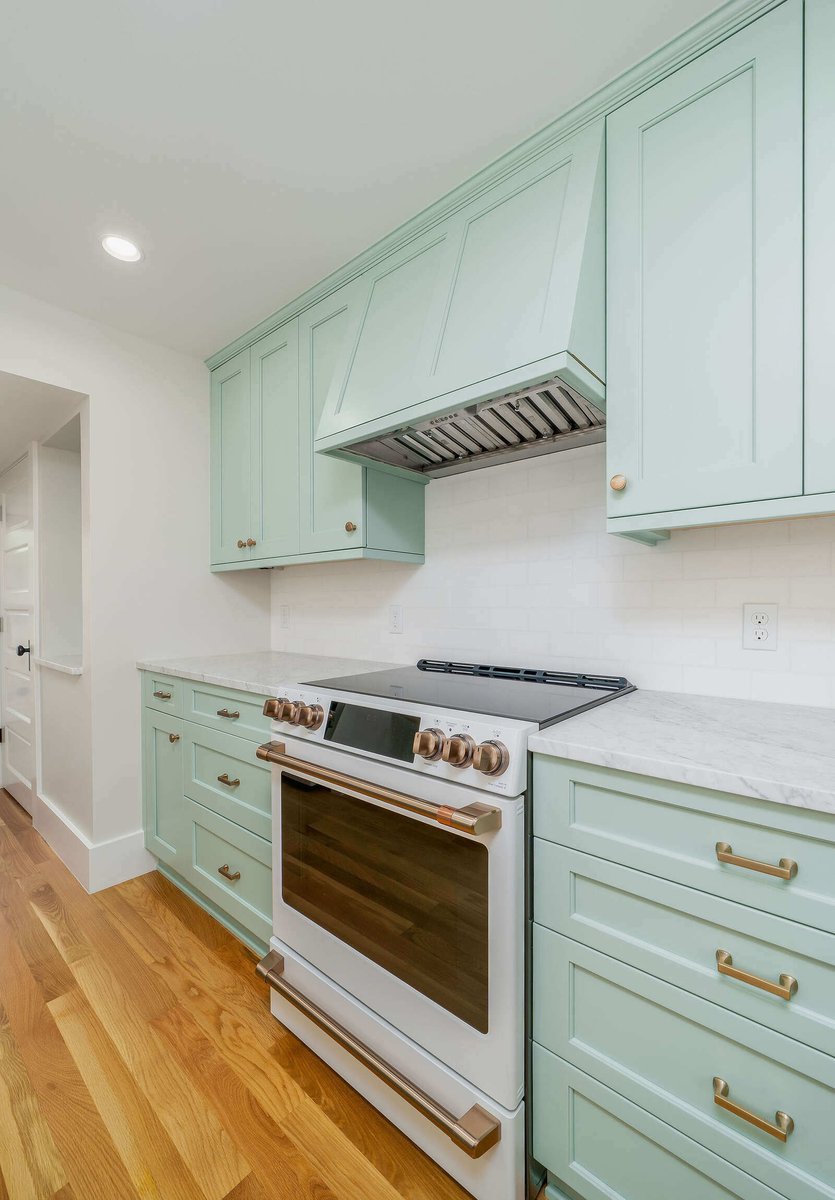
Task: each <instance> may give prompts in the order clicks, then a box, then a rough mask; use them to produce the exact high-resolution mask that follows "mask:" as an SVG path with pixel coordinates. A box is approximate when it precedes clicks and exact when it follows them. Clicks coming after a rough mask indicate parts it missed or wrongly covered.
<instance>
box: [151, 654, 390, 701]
mask: <svg viewBox="0 0 835 1200" xmlns="http://www.w3.org/2000/svg"><path fill="white" fill-rule="evenodd" d="M394 665H395V664H393V663H385V662H368V660H366V659H357V658H330V657H328V656H327V655H324V654H283V653H280V652H279V651H275V650H272V651H271V650H266V651H262V652H260V653H254V654H213V655H205V656H203V657H199V658H149V659H146V660H144V661H142V662H138V663H137V664H136V666H137V668H138V669H139V670H140V671H158V672H159V673H160V674H161V675H174V676H176V677H178V678H180V679H194V680H196V681H197V682H198V683H214V684H216V685H217V686H218V687H228V688H235V689H236V690H237V691H239V692H254V693H255V694H256V695H258V696H280V695H281V691H282V688H284V687H286V686H287V685H288V684H290V685H293V684H298V683H304V682H306V681H307V680H310V679H330V678H331V677H332V676H336V675H359V674H364V673H365V672H367V671H384V670H386V669H387V668H389V667H391V666H394Z"/></svg>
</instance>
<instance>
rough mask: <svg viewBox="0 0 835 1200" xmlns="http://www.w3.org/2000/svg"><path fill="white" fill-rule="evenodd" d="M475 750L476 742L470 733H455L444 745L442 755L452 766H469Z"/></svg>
mask: <svg viewBox="0 0 835 1200" xmlns="http://www.w3.org/2000/svg"><path fill="white" fill-rule="evenodd" d="M474 750H475V742H474V741H473V739H472V738H471V737H470V735H469V734H468V733H455V734H453V735H452V737H451V738H449V740H448V741H447V743H446V745H445V746H444V749H443V753H442V754H441V757H442V758H443V760H444V762H445V763H449V765H450V766H451V767H468V766H469V765H470V763H471V762H472V760H473V751H474Z"/></svg>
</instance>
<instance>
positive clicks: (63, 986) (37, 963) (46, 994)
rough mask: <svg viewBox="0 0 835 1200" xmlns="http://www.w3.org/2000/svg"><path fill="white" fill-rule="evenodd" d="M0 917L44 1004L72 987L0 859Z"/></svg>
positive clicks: (19, 889) (21, 893)
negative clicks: (39, 990) (5, 923)
mask: <svg viewBox="0 0 835 1200" xmlns="http://www.w3.org/2000/svg"><path fill="white" fill-rule="evenodd" d="M0 913H2V915H3V916H4V917H5V919H6V921H7V923H8V925H9V928H10V929H11V931H12V933H13V934H14V937H15V940H16V942H17V945H18V947H19V949H20V951H21V953H22V955H23V957H24V958H25V960H26V963H27V965H28V967H29V970H30V971H31V972H32V975H33V976H34V977H35V980H36V982H37V984H38V987H39V988H40V989H41V993H42V995H43V998H44V1000H46V1001H49V1000H54V999H55V997H56V996H61V995H63V994H64V992H68V991H71V990H72V989H73V987H74V986H75V983H74V980H73V977H72V974H71V973H70V971H69V969H68V968H67V965H66V963H65V962H64V960H63V958H62V957H61V955H60V954H59V953H58V950H57V949H56V947H55V945H54V944H53V942H52V940H51V938H50V937H49V935H48V934H47V932H46V930H45V929H44V928H43V926H42V925H41V923H40V921H37V920H32V912H31V909H30V908H29V904H28V901H27V900H26V897H25V896H24V894H23V891H22V889H21V888H20V886H19V883H18V881H17V880H16V879H13V878H12V876H11V874H10V873H9V872H8V871H7V869H6V864H5V861H4V859H3V858H2V856H0Z"/></svg>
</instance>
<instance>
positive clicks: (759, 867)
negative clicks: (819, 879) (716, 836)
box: [716, 842, 797, 879]
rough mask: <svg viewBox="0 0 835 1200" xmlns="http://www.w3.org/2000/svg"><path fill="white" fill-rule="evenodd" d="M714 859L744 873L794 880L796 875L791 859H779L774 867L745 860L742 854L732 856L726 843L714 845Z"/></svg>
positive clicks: (794, 865) (793, 862)
mask: <svg viewBox="0 0 835 1200" xmlns="http://www.w3.org/2000/svg"><path fill="white" fill-rule="evenodd" d="M716 858H717V860H718V861H719V862H720V863H728V864H729V865H730V866H732V867H744V868H745V870H746V871H758V872H759V873H760V874H761V875H774V876H776V877H777V879H794V877H795V875H796V874H797V863H796V862H795V861H794V859H793V858H781V859H780V861H779V863H777V865H776V866H774V865H773V864H772V863H766V862H760V861H759V859H757V858H745V857H744V856H743V855H742V854H734V852H733V849H732V847H731V846H729V845H728V843H727V842H717V843H716Z"/></svg>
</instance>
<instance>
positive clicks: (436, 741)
mask: <svg viewBox="0 0 835 1200" xmlns="http://www.w3.org/2000/svg"><path fill="white" fill-rule="evenodd" d="M445 745H446V738H445V737H444V735H443V734H442V733H441V731H440V729H421V731H420V733H416V734H415V740H414V741H413V742H412V754H415V755H417V757H418V758H426V759H428V760H429V762H434V761H435V759H436V758H440V757H441V755H442V754H443V751H444V746H445Z"/></svg>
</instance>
